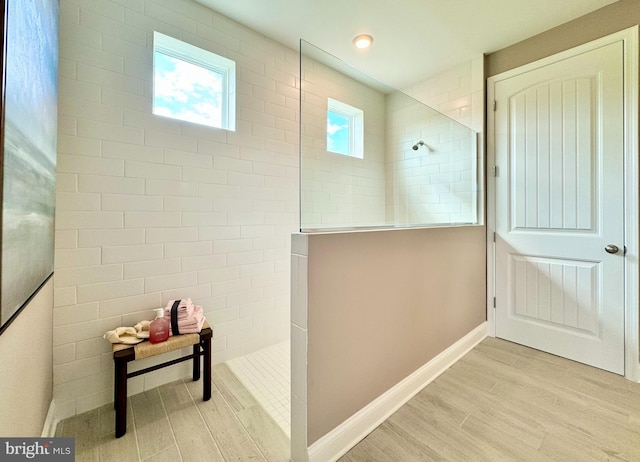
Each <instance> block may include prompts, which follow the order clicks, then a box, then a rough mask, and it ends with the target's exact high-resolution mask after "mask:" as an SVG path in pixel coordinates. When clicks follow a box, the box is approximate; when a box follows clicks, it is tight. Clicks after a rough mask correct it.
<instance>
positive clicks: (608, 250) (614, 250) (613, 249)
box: [604, 244, 620, 253]
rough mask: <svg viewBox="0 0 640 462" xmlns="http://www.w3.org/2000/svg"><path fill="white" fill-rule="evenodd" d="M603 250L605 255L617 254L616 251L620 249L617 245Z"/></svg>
mask: <svg viewBox="0 0 640 462" xmlns="http://www.w3.org/2000/svg"><path fill="white" fill-rule="evenodd" d="M604 250H606V251H607V253H618V250H620V249H619V248H618V246H617V245H613V244H609V245H608V246H606V247H605V248H604Z"/></svg>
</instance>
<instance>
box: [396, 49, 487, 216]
mask: <svg viewBox="0 0 640 462" xmlns="http://www.w3.org/2000/svg"><path fill="white" fill-rule="evenodd" d="M483 66H484V58H483V56H478V57H477V58H474V59H473V60H471V61H469V62H466V63H462V64H460V65H458V66H455V67H453V68H451V69H449V70H447V71H445V72H443V73H441V74H438V75H436V76H433V77H431V78H428V79H426V80H424V81H421V82H418V83H416V84H414V85H412V86H410V87H408V88H405V89H403V90H402V91H403V93H405V94H407V95H409V96H411V97H413V98H415V99H416V100H418V101H420V102H422V103H424V104H426V105H427V106H429V107H431V108H433V109H436V110H437V111H439V112H440V113H443V114H445V115H446V116H448V117H450V118H451V119H452V120H454V121H457V122H459V123H460V124H462V125H463V127H461V126H460V125H458V124H455V123H449V122H447V121H446V120H445V118H444V117H442V116H441V115H439V114H438V115H436V116H435V117H425V112H424V110H421V108H419V107H418V106H416V105H411V106H409V107H408V108H407V107H404V106H403V104H402V103H404V102H405V101H404V100H403V99H402V98H399V97H396V98H395V101H394V99H393V98H389V101H388V103H389V112H388V117H389V118H390V119H391V122H390V123H389V125H388V126H389V130H388V133H387V139H388V142H389V145H390V146H391V149H390V152H389V153H388V157H387V183H386V187H387V217H388V218H389V217H393V219H394V220H396V221H403V222H409V223H425V222H428V223H433V224H438V223H470V222H476V221H478V220H480V221H481V220H482V214H483V212H482V209H481V208H478V198H479V197H482V190H483V183H482V177H481V175H480V174H479V171H480V170H481V168H480V169H479V168H478V166H481V165H482V163H481V162H482V158H483V154H482V138H481V137H482V132H483V130H484V97H483V95H484V93H483V91H484V90H483V85H484V83H483V82H484V67H483ZM394 104H395V106H394ZM464 127H469V128H471V129H472V130H474V131H475V132H477V133H478V139H477V140H476V139H475V138H473V137H472V136H470V134H469V133H468V132H467V131H466V130H464ZM419 140H423V141H424V142H425V143H426V144H427V145H428V146H430V147H431V148H432V149H431V150H429V151H426V150H425V148H424V147H421V148H420V149H418V150H417V151H414V150H413V149H412V146H413V145H414V144H415V143H416V142H418V141H419ZM474 144H475V145H476V147H477V148H478V149H474Z"/></svg>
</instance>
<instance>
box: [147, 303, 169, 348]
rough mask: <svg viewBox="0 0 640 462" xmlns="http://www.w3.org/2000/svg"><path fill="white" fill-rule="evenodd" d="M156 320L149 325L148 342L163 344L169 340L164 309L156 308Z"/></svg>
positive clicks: (167, 323)
mask: <svg viewBox="0 0 640 462" xmlns="http://www.w3.org/2000/svg"><path fill="white" fill-rule="evenodd" d="M155 312H156V319H154V320H153V321H151V324H150V325H149V341H150V342H151V343H160V342H164V341H165V340H167V339H168V338H169V326H170V324H169V321H167V320H166V319H165V318H164V308H156V309H155Z"/></svg>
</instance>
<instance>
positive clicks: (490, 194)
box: [486, 25, 640, 382]
mask: <svg viewBox="0 0 640 462" xmlns="http://www.w3.org/2000/svg"><path fill="white" fill-rule="evenodd" d="M638 31H639V27H638V26H637V25H636V26H633V27H630V28H628V29H625V30H622V31H620V32H616V33H614V34H611V35H608V36H606V37H603V38H600V39H597V40H594V41H592V42H589V43H586V44H583V45H579V46H577V47H575V48H572V49H570V50H566V51H563V52H560V53H557V54H555V55H552V56H549V57H546V58H543V59H540V60H537V61H535V62H532V63H529V64H525V65H523V66H520V67H517V68H515V69H511V70H508V71H505V72H503V73H500V74H498V75H495V76H492V77H490V78H488V79H487V105H486V107H487V163H486V165H487V325H488V335H489V336H491V337H495V322H496V320H495V307H494V300H495V298H494V297H495V293H496V290H495V289H496V281H495V270H496V268H495V263H496V260H495V243H494V233H495V231H496V202H495V201H496V180H495V176H494V175H495V171H496V170H495V165H496V164H495V142H494V137H495V112H494V110H493V101H494V86H495V84H496V83H497V82H499V81H501V80H505V79H508V78H511V77H514V76H517V75H519V74H522V73H525V72H529V71H531V70H534V69H537V68H539V67H542V66H545V65H549V64H552V63H555V62H558V61H562V60H564V59H567V58H570V57H572V56H575V55H578V54H581V53H585V52H587V51H590V50H593V49H596V48H600V47H602V46H605V45H609V44H611V43H615V42H619V41H622V42H623V54H624V69H623V76H624V119H625V120H624V131H625V134H624V150H625V152H624V182H625V184H624V213H625V223H624V236H625V238H624V240H625V242H624V245H625V246H626V255H625V263H624V274H625V276H624V279H625V294H624V298H625V302H624V305H625V306H624V321H625V328H624V333H625V349H624V350H625V353H624V356H625V358H624V365H625V366H624V371H625V372H624V375H625V377H626V378H627V379H629V380H632V381H634V382H638V381H640V363H639V361H640V354H639V351H638V350H639V348H640V343H639V329H640V325H639V324H638V321H639V319H640V314H639V313H638V310H639V308H640V306H639V290H640V280H639V279H638V277H639V273H638V267H639V264H638V257H639V255H640V252H639V249H638V245H639V237H638V232H639V223H638V220H639V219H640V210H639V203H638V194H639V191H640V189H639V181H638V176H639V170H638V168H639V163H638ZM498 174H500V173H499V172H498Z"/></svg>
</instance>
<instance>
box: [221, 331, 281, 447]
mask: <svg viewBox="0 0 640 462" xmlns="http://www.w3.org/2000/svg"><path fill="white" fill-rule="evenodd" d="M290 358H291V342H290V341H289V340H287V341H284V342H281V343H278V344H276V345H272V346H270V347H267V348H263V349H262V350H258V351H256V352H253V353H250V354H248V355H245V356H240V357H239V358H234V359H232V360H230V361H227V365H228V366H229V368H230V369H231V370H232V371H233V373H234V374H235V375H236V377H238V379H239V380H240V381H241V382H242V384H243V385H244V386H245V387H246V388H247V390H249V392H251V394H252V395H253V396H254V397H255V399H256V400H257V401H258V402H259V403H260V405H261V406H262V407H263V408H264V409H265V410H266V411H267V412H268V413H269V415H271V417H273V419H274V420H275V421H276V423H277V424H278V425H280V427H281V428H282V429H283V430H284V432H285V433H286V434H287V436H289V437H291V402H290V399H291V359H290Z"/></svg>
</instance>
